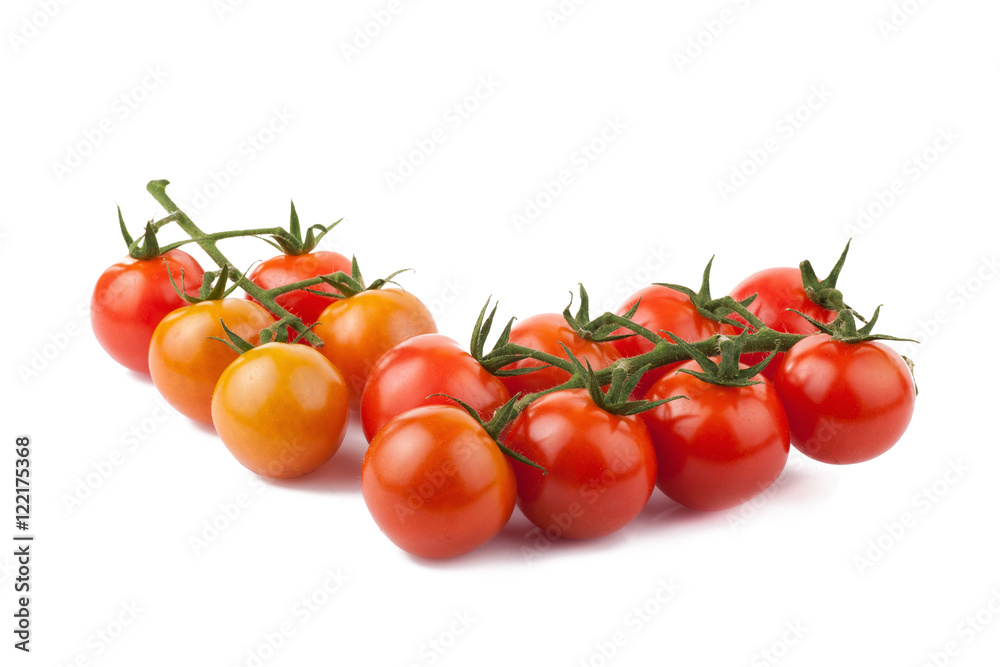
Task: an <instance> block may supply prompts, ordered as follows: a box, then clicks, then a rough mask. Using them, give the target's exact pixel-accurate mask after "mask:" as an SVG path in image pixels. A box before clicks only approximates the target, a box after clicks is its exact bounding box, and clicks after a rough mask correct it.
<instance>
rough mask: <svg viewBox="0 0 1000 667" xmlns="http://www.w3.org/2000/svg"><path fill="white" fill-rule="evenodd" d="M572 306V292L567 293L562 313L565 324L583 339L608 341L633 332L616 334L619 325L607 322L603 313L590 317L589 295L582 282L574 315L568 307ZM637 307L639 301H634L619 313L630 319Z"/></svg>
mask: <svg viewBox="0 0 1000 667" xmlns="http://www.w3.org/2000/svg"><path fill="white" fill-rule="evenodd" d="M572 307H573V293H572V292H570V293H569V304H568V305H567V306H566V308H564V309H563V312H562V315H563V318H565V320H566V324H568V325H569V326H570V328H571V329H573V333H575V334H576V335H577V336H579V337H580V338H582V339H584V340H589V341H593V342H595V343H610V342H612V341H616V340H621V339H622V338H629V337H631V336H634V335H635V334H617V335H615V334H614V332H616V331H618V330H619V329H620V328H621V327H620V325H619V324H617V323H615V322H609V321H608V320H607V318H605V317H604V316H603V315H601V316H598V317H596V318H594V319H591V318H590V297H589V296H588V294H587V290H586V289H585V288H584V287H583V283H580V307H579V308H578V309H577V311H576V314H575V315H574V314H573V313H572V311H570V308H572ZM638 309H639V302H638V301H636V303H635V304H634V305H633V306H632V307H631V308H630V309H629V310H628V312H627V313H625V314H624V315H621V317H624V318H625V319H631V318H632V316H633V315H635V313H636V311H637V310H638Z"/></svg>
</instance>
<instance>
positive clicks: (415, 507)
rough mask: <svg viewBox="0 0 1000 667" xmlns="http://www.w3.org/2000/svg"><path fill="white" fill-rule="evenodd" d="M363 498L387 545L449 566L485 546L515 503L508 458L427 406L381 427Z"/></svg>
mask: <svg viewBox="0 0 1000 667" xmlns="http://www.w3.org/2000/svg"><path fill="white" fill-rule="evenodd" d="M361 491H362V495H363V496H364V499H365V504H366V505H367V506H368V511H369V512H371V515H372V518H374V519H375V523H376V524H377V525H378V527H379V528H380V529H381V530H382V532H383V533H385V535H386V537H388V538H389V539H390V540H392V541H393V543H395V544H396V546H398V547H399V548H400V549H403V550H404V551H406V552H408V553H411V554H414V555H416V556H422V557H424V558H450V557H452V556H458V555H460V554H464V553H466V552H469V551H472V550H473V549H475V548H476V547H478V546H480V545H481V544H484V543H486V542H488V541H489V540H491V539H492V538H493V537H494V536H495V535H496V534H497V533H499V532H500V530H501V529H502V528H503V527H504V525H506V523H507V520H508V519H510V515H511V513H512V512H513V511H514V502H515V499H516V497H517V490H516V488H515V480H514V472H513V470H512V469H511V466H510V463H509V462H508V460H507V457H506V456H504V455H503V453H502V452H501V451H500V448H499V447H497V444H496V443H495V442H493V440H492V439H491V438H490V436H489V435H487V433H486V431H484V430H483V428H482V426H480V425H479V424H478V423H477V422H476V421H475V420H474V419H473V418H472V417H470V416H469V414H468V413H467V412H466V411H465V410H463V409H462V408H459V407H456V406H452V405H425V406H422V407H419V408H415V409H413V410H410V411H409V412H404V413H403V414H401V415H399V416H398V417H396V418H395V419H393V420H392V421H390V422H389V423H388V424H386V425H385V427H384V428H382V430H381V431H379V432H378V433H377V434H376V435H375V438H374V439H373V440H372V443H371V446H369V447H368V451H367V452H366V453H365V459H364V462H363V463H362V466H361Z"/></svg>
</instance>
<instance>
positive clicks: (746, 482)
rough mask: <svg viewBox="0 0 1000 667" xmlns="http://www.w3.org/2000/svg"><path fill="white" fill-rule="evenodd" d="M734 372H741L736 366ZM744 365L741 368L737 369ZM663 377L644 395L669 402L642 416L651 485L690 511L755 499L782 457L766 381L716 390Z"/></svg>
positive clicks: (778, 419) (784, 437) (780, 414)
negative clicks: (648, 439)
mask: <svg viewBox="0 0 1000 667" xmlns="http://www.w3.org/2000/svg"><path fill="white" fill-rule="evenodd" d="M741 366H743V365H742V364H741ZM744 367H745V366H744ZM682 368H690V369H693V370H700V368H699V366H698V364H697V363H696V362H693V361H690V362H686V363H684V364H682V365H681V366H679V367H678V368H677V369H675V370H674V371H672V372H670V373H668V374H666V375H664V376H663V377H662V378H660V380H658V381H657V382H656V384H654V385H653V386H652V388H651V389H650V390H649V393H648V394H646V398H647V399H648V400H651V401H657V400H661V399H664V398H669V397H671V396H679V395H682V396H687V400H683V399H681V400H677V401H671V402H669V403H664V404H662V405H659V406H657V407H655V408H653V409H652V410H649V411H647V412H644V413H642V418H643V420H644V421H645V422H646V426H648V427H649V433H650V435H651V436H652V440H653V446H654V447H655V448H656V462H657V466H658V467H657V471H658V472H657V477H656V486H657V487H658V488H659V489H660V490H661V491H663V493H665V494H666V495H667V496H668V497H670V498H672V499H673V500H676V501H677V502H678V503H680V504H682V505H684V506H686V507H690V508H691V509H696V510H724V509H728V508H730V507H735V506H736V505H739V504H740V503H743V502H745V501H747V500H749V499H750V498H752V497H753V496H755V495H757V494H758V493H760V492H761V491H763V490H764V489H766V488H767V487H769V486H770V485H771V484H772V483H773V482H774V480H776V479H777V478H778V475H780V474H781V471H782V469H784V467H785V462H786V461H787V459H788V451H789V432H788V419H787V418H786V416H785V411H784V409H783V408H782V405H781V401H780V400H779V399H778V394H777V392H776V391H775V390H774V387H773V386H771V383H770V382H769V381H767V380H766V379H763V378H761V376H760V375H757V376H755V379H756V380H762V381H761V382H760V383H759V384H753V385H750V386H749V387H724V386H721V385H716V384H710V383H708V382H704V381H703V380H701V379H699V378H696V377H694V376H693V375H689V374H687V373H681V372H680V369H682Z"/></svg>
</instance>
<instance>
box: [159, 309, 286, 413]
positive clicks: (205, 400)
mask: <svg viewBox="0 0 1000 667" xmlns="http://www.w3.org/2000/svg"><path fill="white" fill-rule="evenodd" d="M220 320H221V321H223V322H225V323H226V326H228V327H229V329H230V330H231V331H233V332H234V333H235V334H236V335H238V336H239V337H240V338H243V339H244V340H246V341H248V342H249V343H251V344H252V345H257V344H259V343H260V330H261V329H264V328H266V327H268V326H270V325H271V324H273V323H274V317H273V316H272V315H271V313H269V312H268V311H267V310H266V309H265V308H264V307H263V306H260V305H259V304H257V303H255V302H253V301H245V300H243V299H220V300H216V301H202V302H200V303H196V304H191V305H189V306H184V307H183V308H178V309H177V310H175V311H173V312H172V313H170V314H168V315H167V316H166V317H164V318H163V319H162V320H161V321H160V324H159V325H157V327H156V330H155V331H153V338H152V340H151V341H150V344H149V374H150V376H152V378H153V384H154V385H156V388H157V390H158V391H159V392H160V394H161V395H162V396H163V398H164V399H166V401H167V403H169V404H170V405H172V406H173V407H174V408H175V409H176V410H177V411H178V412H180V413H181V414H183V415H184V416H186V417H189V418H190V419H194V420H195V421H199V422H202V423H204V424H211V423H212V393H213V392H214V391H215V385H216V383H217V382H218V381H219V376H221V375H222V371H224V370H225V369H226V366H228V365H229V364H231V363H232V362H233V361H235V360H236V358H237V357H238V356H239V355H238V354H236V351H235V350H233V349H232V348H230V347H229V346H228V345H226V344H225V343H223V342H221V341H218V340H213V337H215V338H221V339H223V340H227V338H226V332H225V331H224V330H223V328H222V324H220Z"/></svg>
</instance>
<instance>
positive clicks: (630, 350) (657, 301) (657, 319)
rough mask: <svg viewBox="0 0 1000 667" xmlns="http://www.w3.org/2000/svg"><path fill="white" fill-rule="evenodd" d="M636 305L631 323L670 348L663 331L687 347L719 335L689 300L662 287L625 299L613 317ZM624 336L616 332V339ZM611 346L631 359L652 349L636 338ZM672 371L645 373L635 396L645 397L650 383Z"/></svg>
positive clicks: (622, 331)
mask: <svg viewBox="0 0 1000 667" xmlns="http://www.w3.org/2000/svg"><path fill="white" fill-rule="evenodd" d="M637 301H638V302H639V308H638V310H636V312H635V315H634V316H633V317H632V321H633V322H635V323H636V324H640V325H642V326H644V327H646V328H647V329H649V330H650V331H653V332H656V333H657V334H658V335H659V336H660V337H661V338H664V339H665V340H666V341H667V342H668V343H670V344H671V345H672V344H673V341H672V340H670V338H669V337H668V336H667V335H666V334H664V333H663V331H669V332H671V333H673V334H674V335H675V336H677V337H678V338H680V339H681V340H683V341H687V342H689V343H693V342H696V341H699V340H704V339H705V338H709V337H711V336H714V335H715V334H717V333H719V330H720V326H721V325H720V324H719V323H718V322H716V321H714V320H711V319H709V318H707V317H705V316H704V315H702V314H701V313H699V312H698V309H697V308H696V307H695V305H694V304H693V303H691V299H690V298H689V297H688V296H687V295H686V294H683V293H682V292H678V291H677V290H674V289H671V288H669V287H664V286H662V285H650V286H649V287H644V288H643V289H641V290H639V291H638V292H636V293H635V294H633V295H632V296H631V297H629V299H628V301H626V302H625V303H624V304H623V305H622V307H621V308H619V309H618V310H617V313H618V314H619V315H624V314H626V313H627V312H628V311H629V310H630V309H631V308H632V307H633V306H634V305H635V304H636V302H637ZM627 333H629V330H628V329H625V328H622V329H619V330H618V332H617V334H619V335H622V334H627ZM612 344H613V345H614V346H615V348H617V350H618V352H619V353H620V354H621V356H623V357H635V356H638V355H640V354H644V353H646V352H649V351H650V350H652V349H653V343H652V341H649V340H646V339H645V338H643V337H642V336H639V335H635V336H629V337H628V338H621V339H619V340H616V341H614V342H613V343H612ZM675 367H676V365H668V366H662V367H660V368H653V369H651V370H649V371H646V373H645V374H644V375H643V376H642V379H641V380H640V381H639V385H638V386H637V387H636V395H637V396H642V395H643V394H645V393H646V391H648V389H649V388H650V387H651V386H652V385H653V383H654V382H656V381H657V380H658V379H659V378H660V377H662V376H663V374H664V373H666V372H667V371H668V370H670V369H671V368H675Z"/></svg>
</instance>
